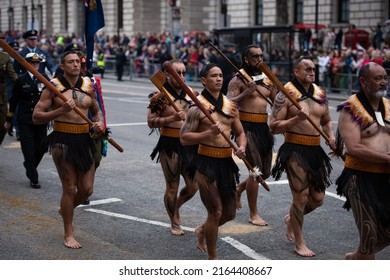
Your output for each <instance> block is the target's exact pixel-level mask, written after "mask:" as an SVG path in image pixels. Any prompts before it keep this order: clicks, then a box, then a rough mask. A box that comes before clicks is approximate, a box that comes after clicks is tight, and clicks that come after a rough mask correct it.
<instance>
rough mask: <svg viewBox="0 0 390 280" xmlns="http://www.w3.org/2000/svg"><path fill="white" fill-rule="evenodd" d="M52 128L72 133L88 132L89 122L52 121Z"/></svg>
mask: <svg viewBox="0 0 390 280" xmlns="http://www.w3.org/2000/svg"><path fill="white" fill-rule="evenodd" d="M53 130H54V131H58V132H65V133H72V134H83V133H88V132H89V124H87V123H83V124H77V123H64V122H59V121H54V126H53Z"/></svg>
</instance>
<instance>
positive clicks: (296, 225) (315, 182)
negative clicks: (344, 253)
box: [270, 57, 335, 257]
mask: <svg viewBox="0 0 390 280" xmlns="http://www.w3.org/2000/svg"><path fill="white" fill-rule="evenodd" d="M293 72H294V76H295V78H294V79H293V80H292V81H291V82H289V83H287V84H286V85H285V88H286V89H287V90H288V92H289V94H290V96H291V97H292V99H294V100H296V101H297V102H299V104H300V105H301V107H302V109H300V110H299V109H298V108H297V106H294V104H293V103H292V102H291V100H290V99H288V98H286V96H285V95H284V94H283V93H281V92H279V93H278V94H277V96H276V97H275V102H274V105H273V107H272V114H271V119H270V129H271V132H272V133H273V134H279V133H280V134H284V144H283V145H282V146H281V147H280V148H279V152H278V156H277V159H276V162H275V165H274V167H273V168H272V176H273V177H274V178H275V180H279V179H280V177H281V175H282V173H283V172H284V171H286V173H287V178H288V181H289V185H290V190H291V194H292V198H293V199H292V204H291V207H290V211H289V214H287V215H286V216H285V218H284V220H285V223H286V225H287V231H286V237H287V239H288V240H289V241H292V240H294V239H295V252H296V253H297V254H298V255H299V256H302V257H314V256H315V255H316V254H315V253H314V252H313V251H311V250H310V249H309V248H308V247H307V246H306V244H305V241H304V240H303V233H302V228H303V220H304V215H306V214H309V213H310V212H312V211H313V210H314V209H316V208H317V207H319V206H321V205H322V203H323V201H324V197H325V189H326V188H327V187H329V185H330V183H331V182H330V179H329V175H330V172H331V170H332V166H331V163H330V158H329V157H328V155H327V154H326V153H325V151H324V150H323V148H322V147H321V139H320V135H319V132H318V131H317V130H316V129H315V128H314V126H313V125H312V124H311V123H310V122H309V121H308V118H309V117H310V118H311V120H312V121H313V123H314V124H316V125H317V127H320V126H321V127H322V130H323V132H324V133H325V134H326V135H327V136H328V138H329V139H330V140H329V142H330V143H327V144H328V145H329V146H330V147H332V149H334V148H335V137H334V133H333V123H332V119H331V117H330V113H329V108H328V100H327V96H326V92H325V90H324V89H322V88H320V87H319V86H317V85H316V84H314V83H313V82H314V80H315V65H314V63H313V61H312V60H311V59H310V58H308V57H300V58H298V59H297V60H296V61H295V63H294V66H293Z"/></svg>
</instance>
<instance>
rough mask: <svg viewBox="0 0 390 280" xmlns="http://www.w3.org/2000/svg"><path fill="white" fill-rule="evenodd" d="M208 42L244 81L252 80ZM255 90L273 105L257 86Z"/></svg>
mask: <svg viewBox="0 0 390 280" xmlns="http://www.w3.org/2000/svg"><path fill="white" fill-rule="evenodd" d="M209 44H210V45H211V46H212V47H213V48H214V49H215V50H216V51H217V52H218V53H219V54H220V55H221V56H222V57H223V58H224V59H225V60H226V61H227V62H228V63H229V64H230V65H231V66H232V67H233V68H234V70H235V71H236V72H237V73H238V74H239V75H240V76H241V77H242V78H243V79H244V81H246V82H247V83H249V82H251V81H252V79H251V78H249V77H248V76H249V75H248V74H246V73H245V74H246V75H245V74H244V73H242V72H241V71H240V69H238V68H237V66H236V65H234V63H233V62H232V61H231V60H230V59H229V58H228V57H227V56H226V55H225V54H224V53H223V52H222V51H221V50H220V49H218V48H217V47H216V46H215V45H214V44H213V43H211V42H209ZM256 91H257V93H259V94H260V95H261V97H263V98H264V99H265V100H266V101H267V102H268V104H269V105H271V107H272V106H273V105H274V104H273V103H272V101H271V100H270V99H269V98H267V97H266V96H265V95H264V94H263V93H262V92H261V91H260V90H259V89H258V88H257V87H256Z"/></svg>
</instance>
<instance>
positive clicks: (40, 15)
mask: <svg viewBox="0 0 390 280" xmlns="http://www.w3.org/2000/svg"><path fill="white" fill-rule="evenodd" d="M37 21H38V29H39V30H41V29H42V28H43V26H42V23H43V6H42V5H38V8H37Z"/></svg>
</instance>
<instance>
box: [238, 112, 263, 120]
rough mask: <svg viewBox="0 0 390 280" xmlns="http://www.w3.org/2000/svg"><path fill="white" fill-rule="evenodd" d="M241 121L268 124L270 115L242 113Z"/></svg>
mask: <svg viewBox="0 0 390 280" xmlns="http://www.w3.org/2000/svg"><path fill="white" fill-rule="evenodd" d="M240 120H241V121H244V122H254V123H267V121H268V114H255V113H247V112H241V111H240Z"/></svg>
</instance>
